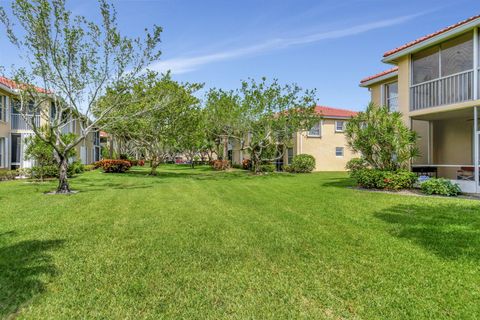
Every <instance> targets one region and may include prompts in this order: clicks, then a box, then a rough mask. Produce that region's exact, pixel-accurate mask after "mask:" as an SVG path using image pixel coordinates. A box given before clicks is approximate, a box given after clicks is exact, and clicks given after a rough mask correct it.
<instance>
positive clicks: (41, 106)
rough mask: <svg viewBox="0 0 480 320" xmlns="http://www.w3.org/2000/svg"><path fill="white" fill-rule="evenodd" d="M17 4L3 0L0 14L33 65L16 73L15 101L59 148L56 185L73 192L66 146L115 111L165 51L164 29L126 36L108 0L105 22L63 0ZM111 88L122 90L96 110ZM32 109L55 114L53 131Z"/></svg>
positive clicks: (49, 115) (101, 5)
mask: <svg viewBox="0 0 480 320" xmlns="http://www.w3.org/2000/svg"><path fill="white" fill-rule="evenodd" d="M11 9H12V10H11V15H9V14H7V13H6V10H5V9H4V8H3V7H0V21H1V22H2V23H3V25H4V26H5V28H6V30H7V34H8V37H9V39H10V41H11V42H12V43H13V44H14V45H16V46H17V47H18V49H19V52H21V53H22V57H23V58H24V59H25V63H26V65H28V66H29V68H28V70H27V69H24V68H23V69H18V70H16V71H14V72H13V78H14V79H15V80H16V82H17V83H18V84H19V88H20V89H21V90H20V91H19V94H18V98H19V103H18V105H17V106H16V108H17V110H18V112H19V113H20V114H21V115H22V117H23V118H24V120H25V121H27V122H28V123H29V125H30V126H31V127H32V130H33V131H34V132H35V135H36V136H37V137H39V138H40V139H41V140H43V141H44V142H45V143H47V144H48V145H50V146H52V147H53V149H54V152H55V158H56V160H57V163H58V164H59V165H58V170H59V183H58V187H57V191H56V192H57V193H69V192H70V186H69V183H68V179H67V167H68V153H69V152H70V151H71V150H72V149H74V148H75V146H77V145H78V144H79V143H80V142H82V141H83V140H84V139H85V138H86V137H87V136H88V134H89V133H90V132H92V131H95V130H97V125H98V123H99V121H101V120H102V119H103V118H106V117H107V116H109V114H110V113H111V111H112V110H114V109H120V108H122V107H123V106H125V103H126V101H124V99H123V93H125V92H126V91H128V88H129V84H130V83H131V82H132V81H133V80H134V79H135V78H136V76H138V74H140V73H141V72H143V71H144V69H145V67H147V66H148V65H149V64H150V63H151V62H153V61H155V60H157V59H158V57H159V55H160V52H159V51H158V50H157V45H158V43H159V41H160V33H161V28H160V27H158V26H154V28H153V30H152V32H147V31H146V35H145V38H144V39H142V38H134V39H132V38H128V37H125V36H122V35H121V33H120V31H119V30H118V27H117V20H116V11H115V9H114V7H113V6H112V5H111V4H109V3H107V2H106V0H99V12H100V15H101V23H95V22H93V21H89V20H87V18H85V17H84V16H78V15H73V14H72V13H71V12H70V11H69V10H68V9H67V8H66V4H65V0H50V1H49V0H35V1H29V0H15V1H13V2H12V5H11ZM33 83H38V84H39V85H41V86H42V87H43V89H40V88H37V87H35V86H33V85H32V84H33ZM107 88H114V89H115V90H113V91H112V92H115V93H116V94H111V96H110V104H109V106H108V107H104V108H103V109H102V110H101V112H95V111H96V110H97V108H98V97H100V96H102V95H104V94H105V93H106V90H107ZM94 113H95V115H96V116H95V117H93V114H94ZM32 114H40V115H41V117H42V118H43V119H49V120H50V121H49V133H48V135H47V134H45V133H44V131H42V130H40V128H39V125H38V123H36V121H35V120H34V119H35V117H32ZM72 122H73V123H75V125H76V126H77V127H79V130H78V132H77V133H78V136H77V137H76V139H74V140H73V141H70V142H68V143H65V142H64V141H63V140H62V139H61V135H62V129H63V128H65V127H66V126H68V125H70V123H72Z"/></svg>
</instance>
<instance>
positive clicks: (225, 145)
mask: <svg viewBox="0 0 480 320" xmlns="http://www.w3.org/2000/svg"><path fill="white" fill-rule="evenodd" d="M222 160H228V136H224V137H223V157H222Z"/></svg>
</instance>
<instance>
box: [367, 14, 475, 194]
mask: <svg viewBox="0 0 480 320" xmlns="http://www.w3.org/2000/svg"><path fill="white" fill-rule="evenodd" d="M479 27H480V15H478V16H474V17H471V18H469V19H466V20H464V21H461V22H459V23H457V24H454V25H451V26H449V27H447V28H444V29H442V30H439V31H437V32H434V33H432V34H429V35H427V36H424V37H421V38H419V39H417V40H414V41H411V42H409V43H407V44H404V45H402V46H400V47H398V48H395V49H393V50H390V51H387V52H386V53H385V54H384V55H383V59H382V61H383V62H384V63H388V64H391V65H394V67H393V68H390V69H389V70H387V71H384V72H381V73H378V74H376V75H373V76H370V77H367V78H365V79H363V80H361V82H360V86H362V87H365V88H368V89H369V90H370V92H371V99H372V102H374V103H376V104H378V105H386V106H388V107H389V108H390V109H391V110H395V111H400V112H401V113H402V114H403V116H404V120H405V123H406V124H407V125H408V126H409V127H410V128H412V129H413V130H415V131H417V132H418V133H419V135H420V139H419V142H418V143H419V149H420V152H421V156H420V157H419V158H417V159H415V160H413V162H412V164H411V166H412V170H413V171H415V172H418V173H419V174H425V175H427V174H428V175H431V176H438V177H445V178H448V179H451V180H454V181H455V182H456V183H458V184H459V185H460V187H461V188H462V190H463V191H464V192H472V193H474V192H476V193H479V192H480V187H479V152H480V146H479V135H480V127H479V124H478V116H479V112H480V109H479V108H478V106H480V89H479V86H480V81H479V77H480V71H479V66H480V55H479V51H480V47H479V46H480V39H479V37H480V35H479V34H480V32H479Z"/></svg>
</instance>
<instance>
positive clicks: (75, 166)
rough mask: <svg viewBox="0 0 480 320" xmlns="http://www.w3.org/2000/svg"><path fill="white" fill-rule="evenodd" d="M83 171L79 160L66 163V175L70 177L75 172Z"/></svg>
mask: <svg viewBox="0 0 480 320" xmlns="http://www.w3.org/2000/svg"><path fill="white" fill-rule="evenodd" d="M57 170H58V169H57ZM84 171H85V169H84V166H83V164H82V163H81V162H80V161H74V162H72V163H70V164H69V165H68V169H67V176H69V177H72V176H74V175H76V174H80V173H83V172H84Z"/></svg>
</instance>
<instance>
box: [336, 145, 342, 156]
mask: <svg viewBox="0 0 480 320" xmlns="http://www.w3.org/2000/svg"><path fill="white" fill-rule="evenodd" d="M335 155H336V156H337V157H343V147H336V148H335Z"/></svg>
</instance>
